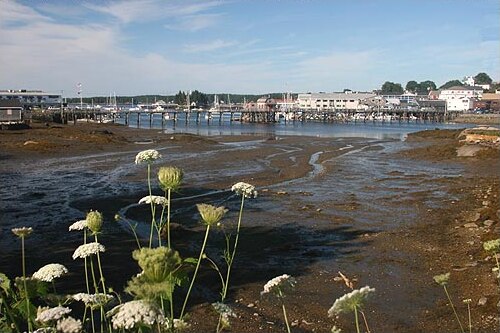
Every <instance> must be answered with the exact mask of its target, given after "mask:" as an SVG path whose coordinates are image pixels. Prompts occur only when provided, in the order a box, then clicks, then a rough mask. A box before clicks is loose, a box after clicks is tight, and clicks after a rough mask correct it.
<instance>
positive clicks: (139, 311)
mask: <svg viewBox="0 0 500 333" xmlns="http://www.w3.org/2000/svg"><path fill="white" fill-rule="evenodd" d="M108 316H112V318H111V322H112V323H113V328H114V329H120V328H123V329H131V328H134V327H136V326H141V325H149V326H151V325H153V324H163V323H164V322H165V317H164V316H163V313H162V311H161V309H159V308H158V307H157V306H156V305H154V304H153V303H150V302H146V301H144V300H138V301H130V302H127V303H123V304H121V305H118V306H116V307H114V308H113V309H112V310H111V311H109V312H108Z"/></svg>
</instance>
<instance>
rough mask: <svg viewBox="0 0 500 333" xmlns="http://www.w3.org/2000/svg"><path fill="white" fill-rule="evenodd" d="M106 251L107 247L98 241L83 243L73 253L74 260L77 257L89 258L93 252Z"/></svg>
mask: <svg viewBox="0 0 500 333" xmlns="http://www.w3.org/2000/svg"><path fill="white" fill-rule="evenodd" d="M104 251H106V248H105V247H104V246H103V245H101V244H99V243H97V242H93V243H88V244H83V245H80V246H79V247H78V248H77V249H76V250H75V252H74V253H73V260H75V259H76V258H82V259H83V258H87V257H89V256H91V255H93V254H97V253H98V252H104Z"/></svg>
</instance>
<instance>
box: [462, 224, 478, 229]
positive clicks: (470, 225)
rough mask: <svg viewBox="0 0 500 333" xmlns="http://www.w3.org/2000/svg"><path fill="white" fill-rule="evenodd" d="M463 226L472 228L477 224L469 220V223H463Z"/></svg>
mask: <svg viewBox="0 0 500 333" xmlns="http://www.w3.org/2000/svg"><path fill="white" fill-rule="evenodd" d="M464 228H468V229H472V228H477V224H475V223H473V222H471V223H465V224H464Z"/></svg>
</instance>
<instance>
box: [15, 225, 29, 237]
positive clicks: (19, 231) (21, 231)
mask: <svg viewBox="0 0 500 333" xmlns="http://www.w3.org/2000/svg"><path fill="white" fill-rule="evenodd" d="M11 231H12V233H13V234H14V235H16V236H17V237H26V236H29V235H30V234H31V233H32V232H33V228H32V227H22V228H13V229H11Z"/></svg>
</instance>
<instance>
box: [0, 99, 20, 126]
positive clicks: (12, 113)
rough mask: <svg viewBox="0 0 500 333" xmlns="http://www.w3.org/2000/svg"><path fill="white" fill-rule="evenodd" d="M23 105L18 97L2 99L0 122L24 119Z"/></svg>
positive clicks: (0, 101) (0, 103) (0, 102)
mask: <svg viewBox="0 0 500 333" xmlns="http://www.w3.org/2000/svg"><path fill="white" fill-rule="evenodd" d="M22 112H23V106H22V105H21V102H19V101H18V100H17V99H12V100H2V99H0V123H12V122H20V121H21V120H22V116H23V115H22Z"/></svg>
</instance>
